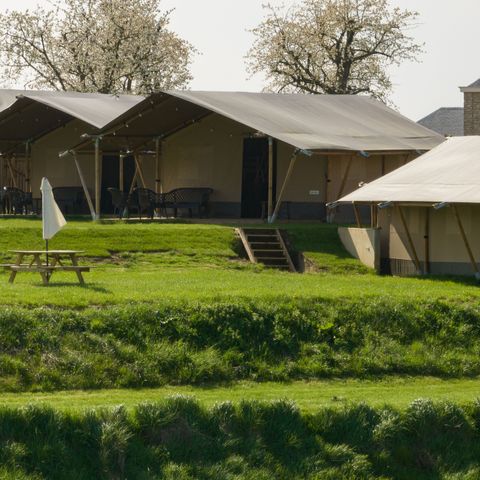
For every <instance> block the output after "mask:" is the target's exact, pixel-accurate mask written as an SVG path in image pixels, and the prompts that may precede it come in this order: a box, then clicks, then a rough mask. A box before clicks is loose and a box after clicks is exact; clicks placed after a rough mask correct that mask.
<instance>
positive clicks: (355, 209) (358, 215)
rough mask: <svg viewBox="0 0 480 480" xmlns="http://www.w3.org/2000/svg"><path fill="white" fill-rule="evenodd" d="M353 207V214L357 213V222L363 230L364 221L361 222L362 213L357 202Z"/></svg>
mask: <svg viewBox="0 0 480 480" xmlns="http://www.w3.org/2000/svg"><path fill="white" fill-rule="evenodd" d="M352 205H353V212H354V213H355V221H356V222H357V227H358V228H362V221H361V220H360V212H359V211H358V207H357V205H356V203H355V202H353V203H352Z"/></svg>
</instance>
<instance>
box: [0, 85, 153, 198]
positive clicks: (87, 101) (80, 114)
mask: <svg viewBox="0 0 480 480" xmlns="http://www.w3.org/2000/svg"><path fill="white" fill-rule="evenodd" d="M142 100H143V97H136V96H132V95H121V96H112V95H102V94H85V93H74V92H50V91H32V90H0V153H1V158H2V163H3V165H2V167H1V168H0V178H1V180H2V183H4V184H5V183H9V184H11V185H12V186H18V187H21V188H24V189H25V190H29V191H31V188H32V179H31V169H32V161H34V160H35V158H33V157H35V156H36V152H35V149H36V143H37V142H39V141H41V140H42V139H44V138H45V137H47V136H49V135H51V134H54V132H57V136H59V137H60V138H61V137H63V138H64V142H65V143H64V144H63V145H62V146H61V148H63V146H64V145H65V144H68V142H71V141H72V140H70V138H72V139H73V138H78V137H79V136H80V134H82V133H91V134H94V133H95V132H97V131H99V130H100V129H102V128H104V127H105V126H106V125H107V124H108V123H110V122H111V121H112V120H114V119H116V118H117V117H119V116H120V115H122V114H123V113H124V112H125V111H127V110H129V109H130V108H132V107H133V106H134V105H136V104H137V103H139V102H140V101H142ZM72 123H73V125H72ZM59 129H64V131H63V132H61V133H60V134H59V135H58V130H59ZM58 145H59V148H58V149H57V150H56V151H55V153H52V152H51V149H49V150H50V151H49V152H48V153H46V152H42V151H40V152H38V154H37V156H38V157H43V156H44V155H45V154H47V155H52V156H54V159H55V158H57V157H58V151H59V150H60V143H58ZM40 150H41V148H40ZM32 159H33V160H32ZM44 161H45V159H44V158H42V159H41V160H40V159H39V163H40V164H39V165H35V166H34V167H33V168H36V167H39V168H38V170H39V171H38V175H36V177H35V180H36V184H37V183H38V185H40V179H41V178H42V177H43V173H45V172H41V171H40V169H41V168H42V165H43V164H44Z"/></svg>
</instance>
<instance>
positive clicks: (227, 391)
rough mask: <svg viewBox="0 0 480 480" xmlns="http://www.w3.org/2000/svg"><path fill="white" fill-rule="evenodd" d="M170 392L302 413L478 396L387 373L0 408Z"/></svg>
mask: <svg viewBox="0 0 480 480" xmlns="http://www.w3.org/2000/svg"><path fill="white" fill-rule="evenodd" d="M173 395H188V396H191V397H193V398H195V399H196V400H198V401H199V402H200V403H201V404H202V405H205V406H206V407H212V406H214V405H215V404H216V403H218V402H225V401H229V402H233V403H239V402H241V401H275V400H278V399H283V400H289V401H292V402H295V403H296V404H297V405H298V407H299V408H300V409H301V410H302V411H304V412H308V413H315V412H317V411H319V410H321V409H322V408H324V407H343V406H346V405H349V404H354V403H359V402H364V403H367V404H368V405H371V406H372V407H383V406H385V405H388V406H391V407H394V408H397V409H404V408H406V407H407V406H408V405H409V404H411V402H413V401H414V400H416V399H418V398H429V399H432V400H435V401H443V400H449V401H452V402H456V403H458V404H466V403H471V402H473V401H474V400H476V399H477V398H480V379H460V380H441V379H438V378H432V377H425V378H408V377H390V378H385V379H383V380H353V379H350V380H324V381H312V382H291V383H272V382H265V383H256V382H240V383H234V384H231V385H228V386H222V387H188V386H185V387H179V386H178V387H173V386H170V387H163V388H156V389H128V390H127V389H123V390H122V389H110V390H91V391H82V390H75V391H67V392H53V393H16V394H12V393H10V394H9V393H3V394H0V407H9V408H17V407H25V406H26V405H36V406H38V405H48V406H50V407H52V408H55V409H61V410H82V409H89V408H100V407H114V406H117V405H124V406H125V407H127V408H131V407H134V406H135V405H138V404H139V403H142V402H159V401H162V400H165V399H166V398H167V397H170V396H173Z"/></svg>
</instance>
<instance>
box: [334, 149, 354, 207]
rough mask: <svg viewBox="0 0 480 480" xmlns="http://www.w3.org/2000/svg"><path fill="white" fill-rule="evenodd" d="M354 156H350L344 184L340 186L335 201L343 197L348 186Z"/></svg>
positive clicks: (343, 179)
mask: <svg viewBox="0 0 480 480" xmlns="http://www.w3.org/2000/svg"><path fill="white" fill-rule="evenodd" d="M352 162H353V156H350V157H349V159H348V163H347V168H346V169H345V173H344V174H343V178H342V183H341V184H340V188H339V190H338V194H337V198H335V199H334V200H339V199H340V198H341V197H342V194H343V191H344V190H345V185H346V184H347V180H348V174H349V173H350V169H351V168H352Z"/></svg>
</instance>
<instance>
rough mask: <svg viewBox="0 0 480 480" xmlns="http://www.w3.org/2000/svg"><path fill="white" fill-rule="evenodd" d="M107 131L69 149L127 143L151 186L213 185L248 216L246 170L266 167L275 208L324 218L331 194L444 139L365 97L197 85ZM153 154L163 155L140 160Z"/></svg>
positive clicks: (147, 103)
mask: <svg viewBox="0 0 480 480" xmlns="http://www.w3.org/2000/svg"><path fill="white" fill-rule="evenodd" d="M99 134H100V136H101V141H100V142H98V141H97V139H96V138H91V139H87V140H85V141H82V142H79V143H78V144H77V145H75V146H73V147H72V148H70V149H69V150H71V151H75V152H77V153H80V152H82V151H85V150H89V149H91V148H92V145H93V144H94V142H97V143H96V144H95V149H96V150H98V149H100V150H104V151H115V150H116V151H117V152H118V155H119V157H120V158H121V157H122V156H124V155H125V154H126V150H127V145H128V149H129V151H130V152H134V154H135V155H138V159H137V158H136V161H135V165H136V169H137V170H140V171H141V175H139V176H140V178H141V179H142V181H145V183H146V185H145V186H147V187H150V188H155V189H156V190H157V191H162V190H168V189H170V188H173V187H178V186H208V187H212V188H213V189H214V191H215V193H214V198H213V203H214V209H215V211H214V215H216V216H245V215H244V214H243V213H242V212H243V210H244V207H245V205H244V203H245V199H246V198H251V197H252V195H254V193H255V192H254V191H249V190H248V185H246V183H248V182H246V180H245V179H246V178H249V177H248V175H251V176H252V177H254V178H256V179H258V178H259V177H261V178H263V177H264V179H265V182H264V183H265V184H268V185H262V186H261V187H258V188H257V190H259V189H260V188H265V197H266V198H264V200H265V203H266V204H267V210H268V216H269V217H271V218H275V217H276V216H277V215H278V214H280V208H281V206H282V201H286V202H288V203H289V204H290V205H291V208H293V209H296V211H297V212H298V213H299V215H301V214H302V213H303V214H306V215H307V214H312V215H313V214H314V212H315V217H314V218H322V217H321V211H322V208H323V207H324V205H325V203H327V202H328V201H329V200H331V199H334V198H338V196H340V195H341V194H343V193H346V192H348V191H351V190H353V189H354V188H355V187H356V185H358V182H359V181H369V180H371V179H372V178H377V177H378V176H381V175H383V174H385V173H387V172H388V171H391V170H393V169H394V168H396V167H397V166H399V165H402V164H404V163H405V162H407V161H409V160H411V159H412V158H414V157H415V156H417V155H418V152H419V151H426V150H429V149H431V148H433V147H434V146H436V145H438V144H439V143H441V142H442V141H443V140H444V138H443V137H442V136H440V135H438V134H436V133H434V132H432V131H430V130H428V129H426V128H424V127H422V126H420V125H418V124H416V123H414V122H412V121H410V120H408V119H407V118H405V117H403V116H402V115H400V114H398V113H397V112H395V111H393V110H392V109H390V108H388V107H386V106H385V105H383V104H382V103H381V102H378V101H376V100H373V99H370V98H367V97H361V96H349V95H317V96H315V95H305V94H272V93H241V92H192V91H168V92H162V93H158V94H155V95H152V96H151V97H149V98H147V99H145V100H144V101H142V102H140V103H139V104H137V105H136V106H134V107H133V108H132V109H130V110H129V111H127V112H125V113H124V114H123V115H121V116H120V117H118V118H117V119H116V120H114V121H112V122H111V123H110V124H109V125H107V126H105V127H104V128H103V129H102V130H101V131H100V132H99ZM262 142H263V143H262ZM255 143H257V144H261V145H255ZM251 151H253V154H252V155H253V156H255V155H257V157H258V158H259V157H262V156H263V157H265V158H263V157H262V161H263V162H264V163H265V168H263V169H261V168H259V167H258V165H256V164H255V163H254V162H253V163H252V159H251V158H247V157H248V154H249V153H248V152H251ZM146 154H151V155H152V156H154V158H155V161H154V162H142V155H146ZM258 158H257V160H255V161H257V163H259V159H258ZM297 160H298V161H297ZM249 162H250V163H249ZM255 169H257V170H255ZM252 170H253V172H252ZM257 211H258V209H257ZM307 218H308V216H307ZM310 218H312V217H310Z"/></svg>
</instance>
